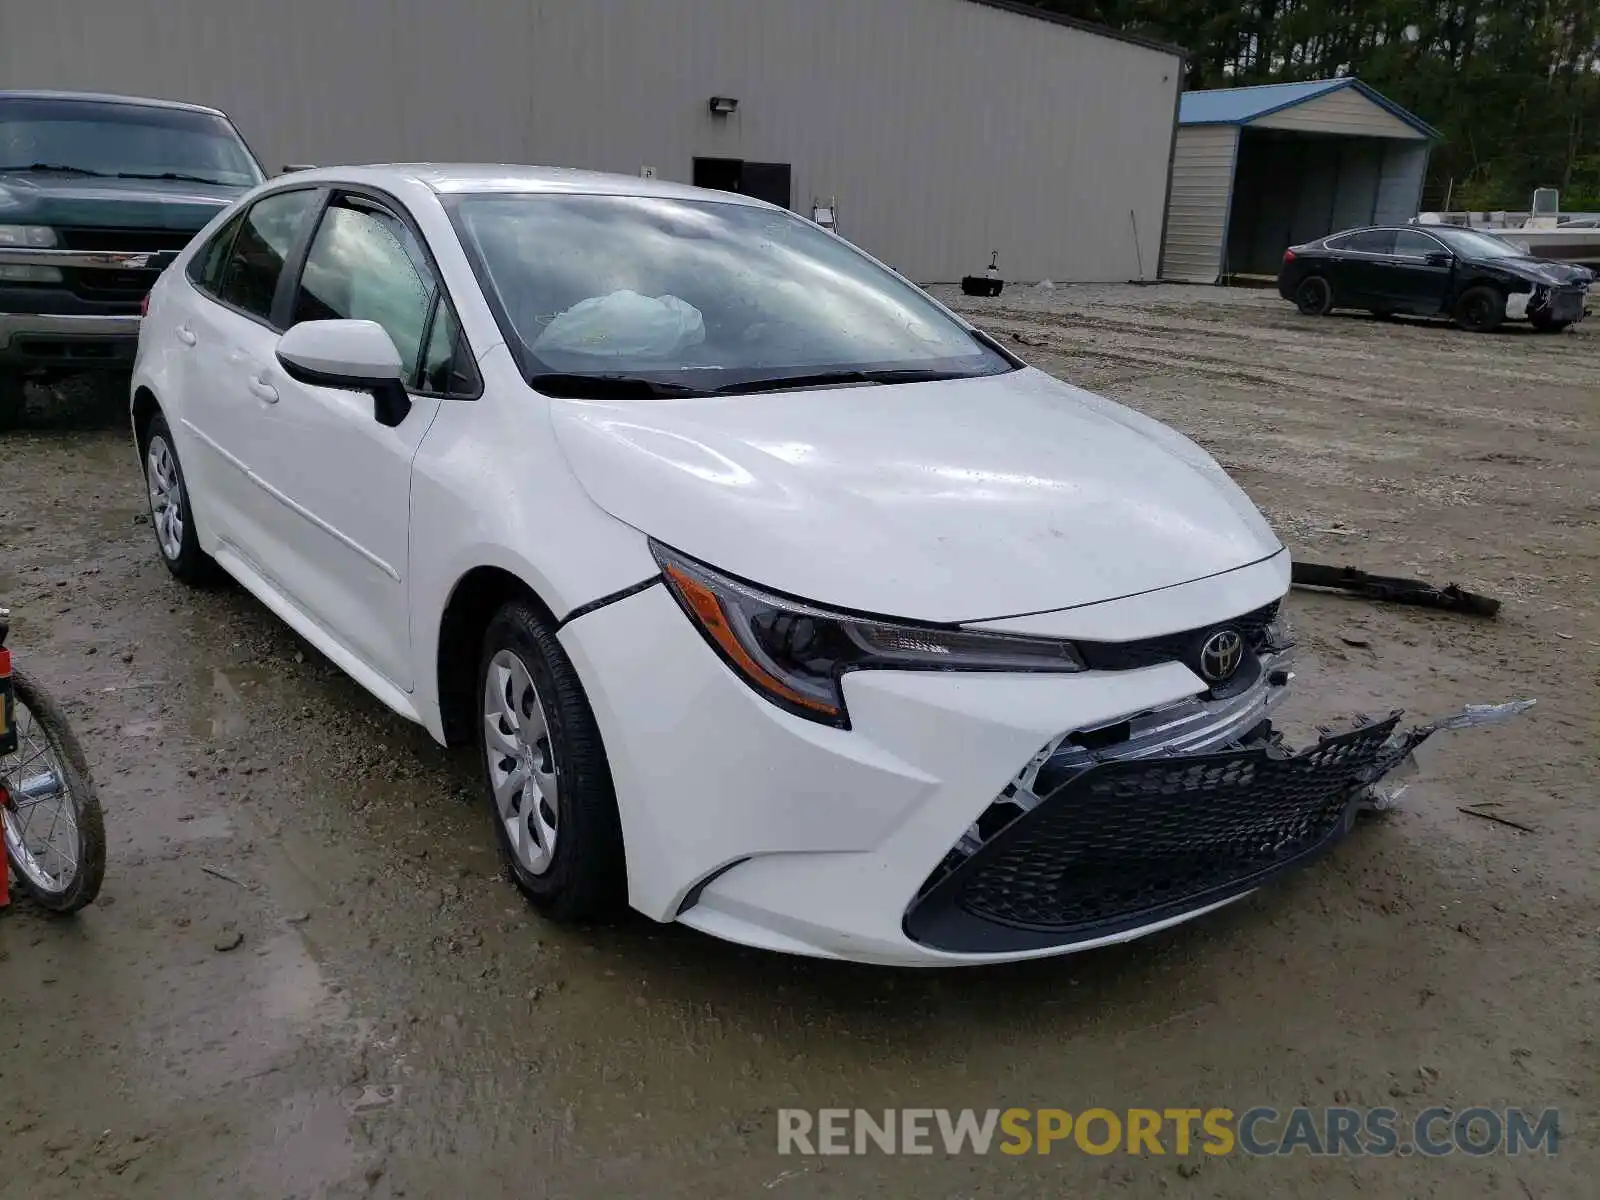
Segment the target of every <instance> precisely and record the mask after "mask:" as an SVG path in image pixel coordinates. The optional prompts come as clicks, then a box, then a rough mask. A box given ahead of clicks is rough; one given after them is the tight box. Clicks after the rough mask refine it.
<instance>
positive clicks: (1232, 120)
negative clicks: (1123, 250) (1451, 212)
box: [1162, 78, 1439, 283]
mask: <svg viewBox="0 0 1600 1200" xmlns="http://www.w3.org/2000/svg"><path fill="white" fill-rule="evenodd" d="M1438 137H1439V134H1438V133H1437V131H1435V130H1434V129H1433V128H1432V127H1430V126H1429V125H1427V124H1425V123H1424V122H1422V121H1421V120H1419V119H1418V118H1417V117H1415V116H1413V115H1412V114H1411V113H1408V112H1407V111H1405V109H1403V108H1401V107H1400V106H1399V105H1397V104H1395V103H1393V102H1392V101H1390V100H1387V99H1385V98H1384V97H1383V96H1382V95H1380V94H1379V93H1378V92H1377V91H1375V90H1374V89H1372V88H1370V87H1368V86H1367V85H1366V84H1364V83H1362V82H1361V81H1360V80H1357V79H1351V78H1342V79H1321V80H1314V81H1311V82H1308V83H1280V84H1264V85H1262V86H1259V87H1244V88H1217V89H1214V90H1211V91H1201V92H1186V93H1184V95H1183V98H1182V101H1181V104H1180V108H1179V114H1178V137H1177V142H1176V146H1175V149H1174V152H1173V163H1172V182H1171V189H1172V199H1171V202H1170V205H1169V207H1168V216H1167V227H1166V233H1165V239H1164V242H1163V247H1162V274H1163V277H1164V278H1167V279H1175V280H1183V281H1188V282H1192V283H1216V282H1217V281H1218V280H1219V279H1222V278H1225V277H1227V276H1231V275H1275V274H1277V271H1278V267H1279V265H1280V263H1281V262H1282V260H1283V251H1284V249H1285V248H1286V247H1288V246H1291V245H1295V244H1297V243H1299V242H1305V241H1310V240H1311V239H1312V238H1317V237H1322V236H1323V235H1324V234H1328V233H1332V232H1334V231H1335V230H1338V229H1348V228H1350V227H1351V226H1355V225H1375V224H1384V223H1389V222H1396V221H1408V220H1410V219H1411V218H1412V217H1414V216H1416V215H1417V206H1418V204H1419V203H1420V202H1421V198H1422V181H1423V176H1424V175H1426V173H1427V170H1428V154H1429V151H1430V150H1431V149H1432V143H1433V142H1434V141H1435V140H1436V139H1437V138H1438Z"/></svg>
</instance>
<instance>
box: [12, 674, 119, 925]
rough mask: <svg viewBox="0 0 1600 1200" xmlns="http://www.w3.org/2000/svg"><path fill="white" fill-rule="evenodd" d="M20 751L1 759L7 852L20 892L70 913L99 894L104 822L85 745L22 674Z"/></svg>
mask: <svg viewBox="0 0 1600 1200" xmlns="http://www.w3.org/2000/svg"><path fill="white" fill-rule="evenodd" d="M11 681H12V683H13V685H14V686H15V688H16V726H17V749H16V752H15V753H12V754H7V755H6V756H5V757H4V758H0V784H3V785H4V802H3V812H0V824H3V825H4V829H5V833H4V840H5V853H6V857H7V858H8V859H9V860H10V862H11V869H12V871H13V872H14V874H15V875H16V879H17V883H18V884H19V885H20V886H21V888H22V890H23V891H24V892H26V893H27V894H28V895H29V896H31V897H33V899H34V900H35V901H36V902H38V903H39V904H40V905H41V906H42V907H44V908H47V909H49V910H50V911H51V912H57V913H74V912H77V911H78V910H79V909H80V908H82V907H84V906H85V905H86V904H90V903H92V902H93V900H94V898H95V897H96V896H98V895H99V894H100V883H101V881H102V880H103V879H104V878H105V872H106V831H105V820H104V818H103V816H102V815H101V811H100V798H99V796H98V795H96V794H95V790H94V781H93V780H92V779H90V777H89V766H88V763H87V762H86V761H85V759H84V757H83V748H82V747H81V746H79V745H78V739H77V738H76V737H74V736H73V733H72V730H71V728H69V727H68V725H67V721H66V718H65V717H64V716H63V715H62V714H61V710H60V709H58V708H57V707H56V706H55V703H54V702H53V701H52V700H51V699H50V697H48V696H47V695H45V694H44V693H43V692H42V691H40V690H39V687H38V685H37V684H35V683H34V682H33V680H32V679H30V678H29V677H28V676H26V675H24V674H23V673H22V672H20V671H17V672H15V673H13V675H12V677H11Z"/></svg>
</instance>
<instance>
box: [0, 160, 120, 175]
mask: <svg viewBox="0 0 1600 1200" xmlns="http://www.w3.org/2000/svg"><path fill="white" fill-rule="evenodd" d="M0 171H50V172H52V173H54V174H57V175H90V176H93V177H94V178H96V179H110V178H111V176H109V175H107V174H106V173H105V172H104V171H91V170H90V169H89V168H88V167H69V166H67V165H66V164H65V163H47V162H36V163H12V164H10V165H9V166H4V167H0Z"/></svg>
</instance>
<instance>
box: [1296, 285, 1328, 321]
mask: <svg viewBox="0 0 1600 1200" xmlns="http://www.w3.org/2000/svg"><path fill="white" fill-rule="evenodd" d="M1294 303H1295V307H1296V308H1298V309H1299V310H1300V311H1301V313H1302V314H1304V315H1305V316H1308V317H1325V316H1327V315H1328V314H1329V313H1331V312H1332V311H1333V285H1332V284H1330V283H1329V282H1328V280H1327V278H1326V277H1325V276H1322V275H1308V276H1306V277H1305V278H1304V279H1302V280H1301V281H1300V286H1299V287H1297V288H1295V290H1294Z"/></svg>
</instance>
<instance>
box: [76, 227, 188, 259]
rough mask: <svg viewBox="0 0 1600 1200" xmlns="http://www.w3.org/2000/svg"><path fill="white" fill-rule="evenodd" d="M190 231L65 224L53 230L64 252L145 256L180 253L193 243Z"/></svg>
mask: <svg viewBox="0 0 1600 1200" xmlns="http://www.w3.org/2000/svg"><path fill="white" fill-rule="evenodd" d="M194 235H195V231H194V230H192V229H99V228H92V227H87V226H75V225H68V226H64V227H59V228H57V229H56V238H57V239H58V240H59V241H60V243H61V248H62V249H63V250H110V251H120V252H122V253H125V254H146V253H149V252H151V251H155V250H182V249H183V248H184V247H185V246H187V245H188V244H189V242H190V241H191V240H193V238H194Z"/></svg>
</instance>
